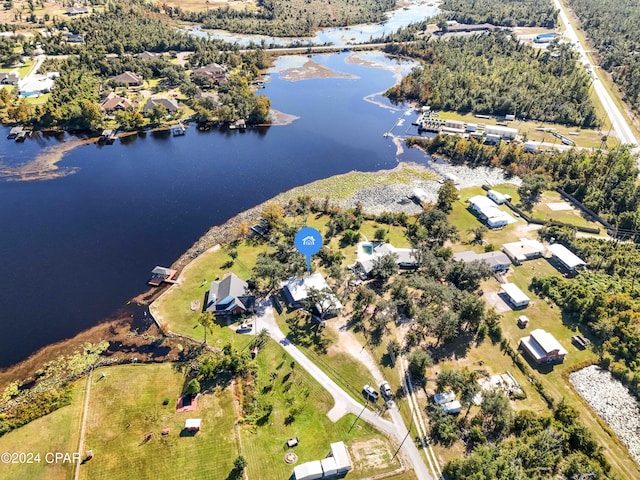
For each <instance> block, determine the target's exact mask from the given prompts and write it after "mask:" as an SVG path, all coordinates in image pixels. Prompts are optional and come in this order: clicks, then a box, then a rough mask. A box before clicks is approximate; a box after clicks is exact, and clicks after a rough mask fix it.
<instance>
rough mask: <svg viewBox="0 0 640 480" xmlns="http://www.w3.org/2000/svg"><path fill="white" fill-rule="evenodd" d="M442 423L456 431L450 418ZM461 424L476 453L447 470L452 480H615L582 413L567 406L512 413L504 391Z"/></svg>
mask: <svg viewBox="0 0 640 480" xmlns="http://www.w3.org/2000/svg"><path fill="white" fill-rule="evenodd" d="M444 421H447V422H448V423H449V424H453V425H454V426H456V425H455V421H454V420H452V419H451V417H450V416H449V418H445V420H444ZM459 424H462V432H461V435H464V437H465V439H466V440H467V446H468V448H469V447H470V448H471V450H472V451H471V454H470V455H469V456H468V457H466V458H464V459H456V460H451V461H449V462H448V463H447V464H446V465H445V467H444V469H443V474H444V476H445V477H446V478H448V479H450V480H465V479H470V478H473V479H474V480H495V479H497V478H504V479H519V478H526V479H530V480H543V479H549V478H559V479H561V478H564V479H574V478H575V479H577V478H590V479H594V480H604V479H608V478H617V477H615V476H614V475H613V474H612V473H611V472H610V470H611V467H610V465H609V463H608V462H607V461H606V459H605V458H604V455H603V453H602V449H601V447H599V446H598V445H597V443H596V441H595V440H594V438H593V435H592V434H591V433H590V432H589V430H588V429H587V428H586V427H585V426H584V425H582V424H581V423H580V421H579V419H578V412H577V411H576V410H575V409H574V408H573V407H571V406H569V405H567V404H566V403H565V402H560V403H559V404H558V405H557V406H556V407H555V408H554V410H553V414H552V415H538V414H536V413H535V412H533V411H531V410H521V411H518V412H517V413H514V412H513V411H512V410H511V407H510V406H509V403H508V401H507V399H506V397H504V395H503V394H502V393H501V392H492V393H483V401H482V404H481V405H480V411H479V412H478V414H477V415H476V416H474V418H473V419H472V420H471V421H470V422H466V421H465V420H464V419H463V420H462V421H460V422H459ZM437 426H438V424H436V427H437ZM444 431H445V432H446V431H447V430H444ZM453 432H454V433H455V430H453ZM492 439H494V440H493V441H492Z"/></svg>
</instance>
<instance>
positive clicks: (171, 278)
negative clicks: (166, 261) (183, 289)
mask: <svg viewBox="0 0 640 480" xmlns="http://www.w3.org/2000/svg"><path fill="white" fill-rule="evenodd" d="M177 274H178V271H177V270H172V269H170V268H167V267H160V266H157V267H155V268H154V269H153V270H151V280H149V282H148V283H149V285H151V286H153V287H157V286H158V285H160V284H161V283H162V282H166V283H176V281H177V280H176V277H177Z"/></svg>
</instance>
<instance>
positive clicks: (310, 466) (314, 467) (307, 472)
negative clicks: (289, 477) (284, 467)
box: [293, 460, 324, 480]
mask: <svg viewBox="0 0 640 480" xmlns="http://www.w3.org/2000/svg"><path fill="white" fill-rule="evenodd" d="M323 472H324V471H323V470H322V463H321V462H320V460H314V461H312V462H307V463H303V464H301V465H298V466H296V467H293V478H294V479H295V480H316V479H318V478H322V475H323V474H324V473H323Z"/></svg>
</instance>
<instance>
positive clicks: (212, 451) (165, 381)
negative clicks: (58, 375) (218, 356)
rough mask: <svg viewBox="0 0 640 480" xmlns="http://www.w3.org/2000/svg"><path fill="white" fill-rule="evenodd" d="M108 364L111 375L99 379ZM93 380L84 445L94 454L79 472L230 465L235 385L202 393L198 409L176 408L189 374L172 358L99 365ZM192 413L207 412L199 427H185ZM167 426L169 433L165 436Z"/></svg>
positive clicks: (220, 469) (145, 472)
mask: <svg viewBox="0 0 640 480" xmlns="http://www.w3.org/2000/svg"><path fill="white" fill-rule="evenodd" d="M103 371H104V372H106V374H107V377H106V378H104V379H100V373H101V372H103ZM93 382H94V384H93V385H92V387H91V401H90V407H89V412H88V416H87V425H86V428H87V430H86V431H87V434H86V438H85V449H92V450H93V451H94V455H95V458H94V459H93V460H91V461H90V462H87V463H86V464H85V465H84V466H83V467H82V468H81V470H80V471H81V475H80V478H82V479H91V480H99V479H103V478H104V479H119V478H122V479H130V478H139V479H144V478H148V479H158V478H174V479H175V478H183V479H194V478H220V479H222V478H225V477H226V476H227V475H228V474H229V472H230V471H231V469H232V468H233V459H234V458H235V457H236V456H237V455H238V449H237V443H236V439H235V433H234V422H235V419H236V415H235V413H234V407H233V395H232V392H231V389H229V388H227V389H217V390H216V392H215V393H214V394H208V395H202V396H200V397H199V398H198V408H197V411H195V412H190V413H176V411H175V406H176V399H177V397H178V396H179V395H180V393H181V392H182V387H183V382H184V375H183V374H181V373H178V372H176V371H175V370H174V369H173V366H172V365H171V364H162V365H123V366H117V367H110V368H107V369H104V370H98V371H96V373H95V374H94V376H93ZM165 398H168V399H170V401H169V404H168V405H163V400H164V399H165ZM187 418H202V430H201V431H200V432H199V433H197V434H196V435H185V434H183V433H181V431H182V429H183V427H184V422H185V419H187ZM164 428H170V429H171V433H170V434H169V435H166V436H162V435H161V431H162V429H164ZM150 433H153V435H154V436H153V438H152V439H151V440H149V441H148V442H146V443H145V442H144V439H145V437H146V435H148V434H150Z"/></svg>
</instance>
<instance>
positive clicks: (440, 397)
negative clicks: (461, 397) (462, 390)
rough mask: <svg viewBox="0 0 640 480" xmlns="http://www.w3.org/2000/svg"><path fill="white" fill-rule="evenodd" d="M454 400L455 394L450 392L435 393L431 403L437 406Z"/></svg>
mask: <svg viewBox="0 0 640 480" xmlns="http://www.w3.org/2000/svg"><path fill="white" fill-rule="evenodd" d="M455 399H456V394H455V392H454V391H452V390H449V391H448V392H444V393H440V392H436V394H435V395H434V396H433V401H434V402H435V403H437V404H438V405H444V404H445V403H449V402H453V401H454V400H455Z"/></svg>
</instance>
